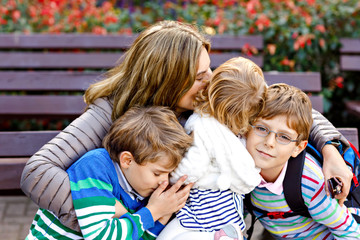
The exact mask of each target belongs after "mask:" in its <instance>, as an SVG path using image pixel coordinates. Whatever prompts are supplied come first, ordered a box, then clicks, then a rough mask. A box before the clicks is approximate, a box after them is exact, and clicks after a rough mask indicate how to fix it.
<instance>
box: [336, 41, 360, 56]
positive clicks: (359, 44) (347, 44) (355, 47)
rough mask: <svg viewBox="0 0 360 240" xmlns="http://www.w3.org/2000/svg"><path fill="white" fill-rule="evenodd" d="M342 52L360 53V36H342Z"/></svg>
mask: <svg viewBox="0 0 360 240" xmlns="http://www.w3.org/2000/svg"><path fill="white" fill-rule="evenodd" d="M340 43H341V45H342V46H341V48H340V52H341V53H360V39H358V38H341V39H340Z"/></svg>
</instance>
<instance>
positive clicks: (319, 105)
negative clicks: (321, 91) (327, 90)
mask: <svg viewBox="0 0 360 240" xmlns="http://www.w3.org/2000/svg"><path fill="white" fill-rule="evenodd" d="M309 98H310V101H311V104H312V107H313V109H315V110H317V111H319V112H321V113H323V112H324V101H323V97H322V96H320V95H318V96H314V95H310V96H309Z"/></svg>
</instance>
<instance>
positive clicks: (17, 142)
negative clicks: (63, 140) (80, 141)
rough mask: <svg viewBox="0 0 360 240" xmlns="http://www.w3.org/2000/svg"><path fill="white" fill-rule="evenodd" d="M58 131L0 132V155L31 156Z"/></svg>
mask: <svg viewBox="0 0 360 240" xmlns="http://www.w3.org/2000/svg"><path fill="white" fill-rule="evenodd" d="M58 133H59V131H21V132H0V157H2V158H4V157H29V156H32V155H33V154H34V153H35V152H37V151H38V150H39V149H40V148H41V147H42V146H43V145H44V144H46V143H47V142H48V141H50V140H51V139H52V138H54V137H55V136H56V135H57V134H58ZM0 162H1V161H0Z"/></svg>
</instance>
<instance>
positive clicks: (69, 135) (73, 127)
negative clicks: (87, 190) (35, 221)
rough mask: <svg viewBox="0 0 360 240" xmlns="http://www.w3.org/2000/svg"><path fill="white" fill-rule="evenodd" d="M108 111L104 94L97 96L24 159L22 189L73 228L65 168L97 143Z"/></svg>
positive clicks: (108, 118)
mask: <svg viewBox="0 0 360 240" xmlns="http://www.w3.org/2000/svg"><path fill="white" fill-rule="evenodd" d="M111 112H112V104H111V103H110V101H109V100H108V99H107V98H100V99H97V100H96V101H95V102H94V104H91V105H89V108H88V109H87V110H86V112H84V113H83V114H82V115H81V116H80V117H78V118H77V119H75V120H74V121H73V122H72V123H71V124H70V125H69V126H68V127H66V128H65V129H64V130H63V131H62V132H61V133H59V134H58V135H57V136H56V137H55V138H53V139H52V140H51V141H50V142H48V143H47V144H45V145H44V146H43V147H42V148H41V149H40V150H39V151H38V152H37V153H35V154H34V155H33V156H32V157H31V158H30V159H29V160H28V162H27V163H26V165H25V168H24V171H23V173H22V176H21V182H20V185H21V189H22V190H23V192H24V193H25V194H26V195H27V196H28V197H30V198H31V199H32V200H33V201H34V202H35V203H36V204H38V205H39V206H40V207H41V208H45V209H48V210H50V211H52V212H53V213H55V214H56V215H57V216H58V217H59V219H60V221H61V222H62V223H63V224H64V225H65V226H67V227H69V228H71V229H74V230H79V227H78V223H77V220H76V217H75V211H74V207H73V202H72V199H71V195H70V183H69V177H68V175H67V173H66V172H65V170H66V169H67V168H68V167H69V166H70V165H71V164H72V163H74V162H75V161H76V160H78V159H79V158H80V157H81V156H82V155H83V154H84V153H86V152H88V151H90V150H92V149H94V148H97V147H100V146H101V143H102V139H103V137H104V136H105V134H106V133H107V132H108V130H109V128H110V125H111V123H112V121H111Z"/></svg>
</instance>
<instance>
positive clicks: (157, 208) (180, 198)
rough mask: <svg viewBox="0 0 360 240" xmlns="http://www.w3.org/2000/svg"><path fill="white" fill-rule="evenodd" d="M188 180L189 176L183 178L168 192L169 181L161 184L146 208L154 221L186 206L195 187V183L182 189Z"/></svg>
mask: <svg viewBox="0 0 360 240" xmlns="http://www.w3.org/2000/svg"><path fill="white" fill-rule="evenodd" d="M186 178H187V176H182V177H181V178H180V179H179V180H178V181H177V182H176V183H175V184H174V185H173V186H172V187H170V188H169V189H168V190H166V187H167V186H168V184H169V183H168V181H165V182H163V183H161V184H160V185H159V187H158V188H157V189H156V190H155V191H154V192H153V193H152V194H151V196H150V199H149V202H148V204H147V206H146V207H147V208H148V209H149V210H150V212H151V214H152V217H153V219H154V221H156V220H158V219H159V218H161V217H163V216H166V215H169V214H172V213H174V212H177V211H178V210H180V209H181V208H182V207H184V206H185V203H186V200H187V198H188V196H189V192H190V189H191V188H192V186H193V185H194V184H193V183H190V184H188V185H186V186H185V187H183V188H181V187H182V184H183V183H184V182H185V180H186ZM180 188H181V189H180Z"/></svg>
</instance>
